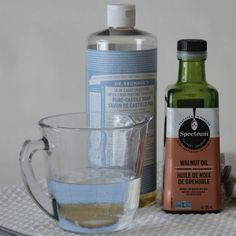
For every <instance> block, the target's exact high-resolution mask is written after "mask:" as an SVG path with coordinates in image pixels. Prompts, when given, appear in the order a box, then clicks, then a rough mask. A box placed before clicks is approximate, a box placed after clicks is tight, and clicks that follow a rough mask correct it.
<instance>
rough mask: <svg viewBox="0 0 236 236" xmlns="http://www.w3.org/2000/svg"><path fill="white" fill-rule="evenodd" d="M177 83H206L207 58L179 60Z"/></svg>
mask: <svg viewBox="0 0 236 236" xmlns="http://www.w3.org/2000/svg"><path fill="white" fill-rule="evenodd" d="M177 83H193V84H199V83H206V77H205V59H201V60H191V61H190V60H181V59H180V60H179V75H178V81H177Z"/></svg>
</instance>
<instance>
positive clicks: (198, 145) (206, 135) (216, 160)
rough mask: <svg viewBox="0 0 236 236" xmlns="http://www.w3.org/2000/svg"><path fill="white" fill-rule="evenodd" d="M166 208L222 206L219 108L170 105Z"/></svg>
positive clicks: (166, 159)
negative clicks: (172, 106)
mask: <svg viewBox="0 0 236 236" xmlns="http://www.w3.org/2000/svg"><path fill="white" fill-rule="evenodd" d="M163 209H164V210H167V211H217V210H220V209H221V186H220V149H219V114H218V108H167V123H166V140H165V169H164V190H163Z"/></svg>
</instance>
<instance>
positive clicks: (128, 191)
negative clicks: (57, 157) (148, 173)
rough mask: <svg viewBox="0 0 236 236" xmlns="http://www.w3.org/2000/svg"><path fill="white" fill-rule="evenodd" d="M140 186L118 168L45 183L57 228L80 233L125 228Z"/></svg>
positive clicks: (131, 174)
mask: <svg viewBox="0 0 236 236" xmlns="http://www.w3.org/2000/svg"><path fill="white" fill-rule="evenodd" d="M140 185H141V180H140V178H135V174H134V172H133V171H131V170H123V169H120V168H112V169H111V168H110V169H108V168H98V169H93V168H84V169H79V170H78V171H76V172H73V173H72V172H70V173H63V174H61V175H60V176H57V177H55V178H54V179H53V180H49V181H48V186H49V191H50V193H51V194H52V196H53V198H55V200H56V202H57V210H58V216H59V225H60V226H61V227H62V228H64V229H66V230H69V231H73V232H81V233H99V232H101V233H102V232H111V231H118V230H121V229H124V228H126V227H128V226H129V225H130V223H131V221H132V220H133V218H134V215H135V212H136V209H137V207H138V203H139V194H140Z"/></svg>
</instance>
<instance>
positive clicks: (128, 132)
mask: <svg viewBox="0 0 236 236" xmlns="http://www.w3.org/2000/svg"><path fill="white" fill-rule="evenodd" d="M150 120H151V117H150V116H149V115H140V114H139V115H138V114H137V115H135V114H134V115H127V114H111V113H109V114H105V115H104V114H103V115H102V116H101V114H100V113H90V114H86V113H74V114H64V115H57V116H51V117H47V118H44V119H42V120H40V121H39V126H40V130H41V133H42V138H41V139H39V140H35V141H31V140H27V141H26V142H25V143H24V145H23V147H22V150H21V154H20V167H21V172H22V178H23V181H24V184H25V186H26V188H27V190H28V192H29V194H30V195H31V197H32V198H33V199H34V200H35V202H36V203H37V204H38V206H39V207H40V208H41V209H42V210H44V211H45V212H46V213H47V214H48V215H49V216H51V217H52V218H54V219H56V220H57V221H58V224H59V226H60V227H61V228H63V229H65V230H68V231H72V232H79V233H104V232H113V231H118V230H121V229H124V228H127V227H128V226H129V225H130V223H131V221H132V220H133V218H134V215H135V212H136V210H137V208H138V203H139V194H140V185H141V173H142V166H143V153H144V142H145V137H146V133H147V127H148V123H149V121H150ZM39 150H44V153H45V157H46V166H47V185H48V191H49V193H50V198H48V196H47V195H46V194H45V193H44V192H43V191H42V190H41V188H40V186H39V184H38V182H37V180H36V178H35V175H34V172H33V168H32V166H31V161H32V158H33V155H34V153H35V152H36V151H39Z"/></svg>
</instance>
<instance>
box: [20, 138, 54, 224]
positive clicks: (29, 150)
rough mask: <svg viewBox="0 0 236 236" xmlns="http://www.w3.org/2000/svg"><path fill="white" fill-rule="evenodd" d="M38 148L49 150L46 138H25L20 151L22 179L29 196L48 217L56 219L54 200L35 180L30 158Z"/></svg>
mask: <svg viewBox="0 0 236 236" xmlns="http://www.w3.org/2000/svg"><path fill="white" fill-rule="evenodd" d="M39 150H49V146H48V141H47V139H46V138H42V139H39V140H26V141H25V143H24V144H23V146H22V149H21V152H20V159H19V161H20V169H21V174H22V179H23V182H24V185H25V187H26V189H27V190H28V192H29V194H30V196H31V197H32V198H33V200H34V201H35V202H36V204H37V205H38V206H39V207H40V208H41V209H42V210H43V211H44V212H45V213H46V214H47V215H49V216H50V217H52V218H53V219H56V220H58V216H57V211H56V207H55V206H56V205H55V200H54V199H52V198H50V197H49V196H47V195H46V193H44V191H43V190H42V188H41V187H40V184H39V182H38V181H37V179H36V177H35V174H34V171H33V168H32V165H31V163H32V158H33V155H34V153H35V152H37V151H39Z"/></svg>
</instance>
